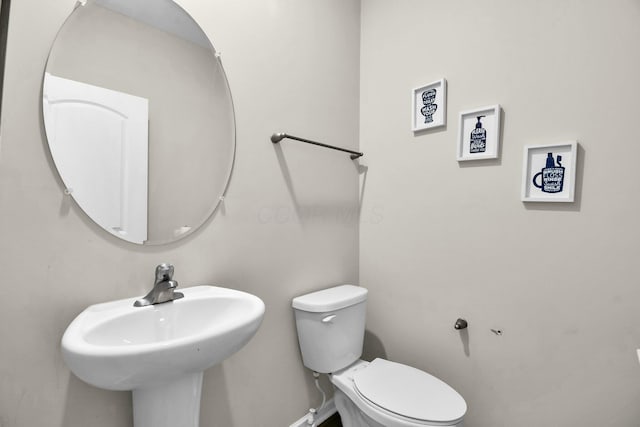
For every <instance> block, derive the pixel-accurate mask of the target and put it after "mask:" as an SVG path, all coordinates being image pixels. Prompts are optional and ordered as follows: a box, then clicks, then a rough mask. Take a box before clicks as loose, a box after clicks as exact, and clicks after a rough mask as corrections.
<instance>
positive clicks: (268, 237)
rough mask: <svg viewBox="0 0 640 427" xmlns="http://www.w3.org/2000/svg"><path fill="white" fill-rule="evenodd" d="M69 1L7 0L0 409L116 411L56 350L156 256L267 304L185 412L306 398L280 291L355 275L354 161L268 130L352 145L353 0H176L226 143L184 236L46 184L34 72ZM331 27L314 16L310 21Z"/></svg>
mask: <svg viewBox="0 0 640 427" xmlns="http://www.w3.org/2000/svg"><path fill="white" fill-rule="evenodd" d="M74 2H75V1H74V0H65V1H57V2H51V1H46V0H31V1H24V2H15V3H14V4H13V5H12V6H13V7H12V10H11V21H10V28H9V42H8V51H7V68H6V75H5V77H6V81H7V84H6V86H5V94H4V105H3V107H4V108H3V110H2V111H3V116H2V133H3V134H2V144H1V146H0V236H1V238H0V271H2V282H3V284H4V297H3V298H2V299H1V300H0V337H1V340H2V345H0V360H1V361H2V363H0V378H1V379H2V381H0V425H1V426H2V427H17V426H20V427H32V426H59V427H85V426H87V425H91V426H92V427H122V426H129V425H131V403H130V394H129V393H125V392H122V393H118V392H108V391H103V390H99V389H96V388H93V387H90V386H87V385H85V384H83V383H82V382H80V381H79V380H77V379H76V378H75V377H73V376H72V375H71V374H70V372H69V371H68V369H67V368H66V367H65V365H64V363H63V361H62V360H61V356H60V348H59V342H60V338H61V336H62V333H63V332H64V329H65V327H66V326H67V325H68V323H69V322H70V321H71V320H72V319H73V318H74V317H75V316H76V315H77V314H78V313H79V312H80V311H81V310H82V309H83V308H84V307H86V306H87V305H89V304H93V303H98V302H103V301H108V300H113V299H117V298H124V297H130V296H134V295H140V294H142V293H144V292H146V291H147V290H148V288H149V286H150V284H151V280H152V275H153V269H154V267H155V265H156V264H158V263H160V262H163V261H169V262H172V263H174V264H175V266H176V279H177V280H178V281H179V282H180V285H181V286H183V287H186V286H192V285H197V284H206V283H210V284H220V285H225V286H228V287H231V288H236V289H241V290H245V291H249V292H251V293H254V294H256V295H258V296H259V297H261V298H262V299H263V300H264V301H265V303H266V307H267V312H266V316H265V319H264V323H263V325H262V327H261V329H260V330H259V332H258V334H257V335H256V337H255V338H254V339H253V340H252V341H251V342H250V343H249V344H248V345H247V347H245V348H244V349H243V350H241V351H240V352H239V353H237V354H236V355H234V356H233V357H231V358H230V359H228V360H227V361H225V362H224V363H222V364H221V365H219V366H217V367H214V368H212V369H210V370H209V371H207V373H206V375H205V382H204V394H203V407H202V426H207V427H213V426H215V427H231V426H234V427H244V426H246V427H249V426H251V427H253V426H264V427H276V426H285V425H289V423H291V422H292V421H294V420H295V419H297V418H299V417H300V416H302V415H303V414H304V412H305V411H306V410H307V408H309V407H311V406H312V405H317V404H319V397H318V393H317V391H316V390H315V388H314V387H313V383H312V381H311V378H310V374H309V372H308V371H305V370H304V369H303V367H302V363H301V360H300V356H299V351H298V347H297V341H296V336H295V329H294V321H293V313H292V311H291V308H290V301H291V299H292V298H293V297H294V296H296V295H299V294H302V293H305V292H308V291H310V290H313V289H318V288H321V287H324V286H326V285H328V284H337V283H343V282H349V281H351V282H353V281H357V245H358V240H357V226H356V224H355V222H354V221H353V215H351V216H349V215H347V214H353V213H354V212H356V211H357V197H358V187H357V174H358V171H357V169H356V168H355V167H354V164H353V162H352V161H351V160H350V159H349V157H348V156H346V155H343V154H340V153H335V152H330V151H327V150H321V149H318V148H315V147H310V146H306V145H303V144H296V143H293V142H292V143H286V142H284V143H282V146H273V144H271V143H270V142H269V136H270V135H271V133H273V132H274V131H277V130H286V131H288V132H291V133H292V134H299V135H301V136H308V137H310V138H317V139H319V140H324V141H331V142H333V143H336V144H341V145H345V146H349V147H351V148H356V147H357V144H358V125H357V123H358V76H359V68H358V66H359V55H358V49H359V19H360V9H359V2H358V1H344V0H325V1H322V2H318V1H313V0H302V1H300V0H295V1H294V0H273V1H269V2H264V1H260V0H240V1H233V2H229V1H224V0H216V1H210V2H201V1H198V0H184V1H182V2H181V3H182V4H183V6H184V7H185V8H186V9H187V11H189V12H190V13H191V14H192V15H193V16H194V17H195V19H196V20H198V21H199V22H200V23H201V25H202V27H203V28H204V30H205V32H206V33H207V34H208V35H209V37H210V38H211V39H212V40H213V43H214V45H215V46H216V48H217V49H218V50H220V51H221V52H222V54H223V62H224V64H225V67H226V71H227V74H228V76H229V81H230V86H231V90H232V93H233V95H234V102H235V107H236V119H237V138H238V147H237V148H238V151H237V158H236V165H235V171H234V174H233V176H232V180H231V184H230V187H229V191H228V193H227V198H226V201H225V203H224V206H222V209H220V210H219V211H218V213H217V215H216V217H215V218H214V219H213V221H210V222H209V223H208V224H207V225H206V226H205V227H204V228H203V229H202V230H201V231H199V232H197V233H195V234H194V235H192V236H190V237H188V238H187V239H186V240H183V241H180V242H178V243H175V244H172V245H168V246H162V247H151V248H148V247H138V246H134V245H130V244H126V243H124V242H121V241H120V240H118V239H116V238H113V237H111V236H109V235H107V234H106V233H105V232H104V231H102V230H101V229H99V228H98V227H97V226H95V225H94V224H93V223H92V222H91V221H90V220H88V219H87V218H85V216H84V215H83V214H82V213H81V212H80V211H79V209H78V208H77V206H75V205H74V204H73V202H72V201H71V200H70V199H69V198H67V197H65V196H63V193H62V189H63V187H62V184H61V182H60V180H59V178H58V177H57V175H56V172H55V168H54V165H53V164H52V162H51V160H50V157H49V153H48V151H47V147H46V142H45V139H44V136H43V129H42V124H41V112H40V104H41V101H40V96H41V79H42V72H43V70H44V65H45V60H46V57H47V53H48V51H49V47H50V46H51V43H52V42H53V39H54V37H55V35H56V32H57V30H58V28H59V27H60V25H61V24H62V23H63V21H64V19H65V18H66V16H67V14H68V13H69V12H70V11H71V9H72V7H73V4H74ZM327 22H330V23H331V31H330V32H327V31H326V23H327Z"/></svg>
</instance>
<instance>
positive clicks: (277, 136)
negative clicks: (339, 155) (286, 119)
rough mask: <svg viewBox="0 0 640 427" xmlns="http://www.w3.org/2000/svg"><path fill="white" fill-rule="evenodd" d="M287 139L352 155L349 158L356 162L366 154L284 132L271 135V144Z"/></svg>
mask: <svg viewBox="0 0 640 427" xmlns="http://www.w3.org/2000/svg"><path fill="white" fill-rule="evenodd" d="M285 138H288V139H294V140H296V141H300V142H304V143H307V144H313V145H318V146H320V147H324V148H330V149H332V150H338V151H344V152H345V153H349V154H351V156H349V157H351V159H352V160H355V159H357V158H358V157H362V156H364V153H361V152H359V151H353V150H347V149H346V148H340V147H336V146H333V145H329V144H323V143H322V142H316V141H311V140H309V139H304V138H298V137H297V136H293V135H288V134H286V133H284V132H280V133H274V134H273V135H271V142H273V143H274V144H277V143H278V142H280V141H282V140H283V139H285Z"/></svg>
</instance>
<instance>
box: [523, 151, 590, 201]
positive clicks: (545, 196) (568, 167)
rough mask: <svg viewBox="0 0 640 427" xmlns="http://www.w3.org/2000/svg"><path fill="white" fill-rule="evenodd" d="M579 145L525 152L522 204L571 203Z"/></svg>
mask: <svg viewBox="0 0 640 427" xmlns="http://www.w3.org/2000/svg"><path fill="white" fill-rule="evenodd" d="M577 154H578V143H577V142H576V141H569V142H565V143H562V144H553V145H535V146H526V147H525V148H524V162H523V163H524V165H523V169H522V201H523V202H573V197H574V191H575V186H576V161H577Z"/></svg>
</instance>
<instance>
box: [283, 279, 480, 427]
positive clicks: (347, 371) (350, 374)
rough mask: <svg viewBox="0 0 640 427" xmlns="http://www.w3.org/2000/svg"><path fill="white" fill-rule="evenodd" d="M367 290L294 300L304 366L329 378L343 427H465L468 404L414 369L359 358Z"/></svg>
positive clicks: (347, 289)
mask: <svg viewBox="0 0 640 427" xmlns="http://www.w3.org/2000/svg"><path fill="white" fill-rule="evenodd" d="M366 301H367V290H366V289H365V288H361V287H358V286H353V285H342V286H336V287H333V288H329V289H325V290H322V291H318V292H313V293H311V294H307V295H302V296H299V297H297V298H294V299H293V304H292V305H293V308H294V311H295V315H296V326H297V329H298V340H299V342H300V350H301V352H302V362H303V363H304V366H306V367H307V368H309V369H311V370H313V371H315V372H320V373H325V374H329V377H330V378H331V382H332V383H333V385H334V386H335V393H334V402H335V404H336V408H337V409H338V412H339V413H340V418H341V419H342V425H343V426H344V427H420V426H457V427H460V426H462V418H463V417H464V414H465V413H466V412H467V404H466V403H465V401H464V399H463V398H462V396H460V394H458V393H457V392H456V391H455V390H454V389H453V388H451V387H450V386H449V385H447V384H446V383H445V382H443V381H441V380H439V379H438V378H436V377H434V376H432V375H430V374H428V373H426V372H424V371H421V370H419V369H416V368H412V367H410V366H406V365H402V364H400V363H394V362H390V361H388V360H384V359H375V360H374V361H373V362H370V363H369V362H365V361H363V360H360V356H361V355H362V344H363V341H364V330H365V313H366Z"/></svg>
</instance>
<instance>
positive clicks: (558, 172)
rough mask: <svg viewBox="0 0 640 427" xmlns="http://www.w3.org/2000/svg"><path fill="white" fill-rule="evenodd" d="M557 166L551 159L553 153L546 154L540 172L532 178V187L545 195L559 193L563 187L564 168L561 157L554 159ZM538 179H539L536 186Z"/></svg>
mask: <svg viewBox="0 0 640 427" xmlns="http://www.w3.org/2000/svg"><path fill="white" fill-rule="evenodd" d="M556 159H557V162H558V165H557V166H556V164H555V161H554V159H553V153H547V161H546V164H545V166H544V167H543V168H542V170H541V171H540V172H538V173H537V174H535V175H534V176H533V185H535V186H536V187H538V188H539V189H540V190H542V191H543V192H545V193H560V192H562V189H563V187H564V166H562V163H560V162H562V156H561V155H558V156H557V157H556ZM538 177H541V179H540V181H541V182H540V184H538Z"/></svg>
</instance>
